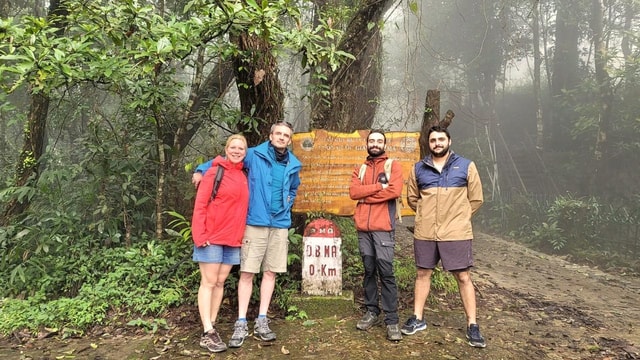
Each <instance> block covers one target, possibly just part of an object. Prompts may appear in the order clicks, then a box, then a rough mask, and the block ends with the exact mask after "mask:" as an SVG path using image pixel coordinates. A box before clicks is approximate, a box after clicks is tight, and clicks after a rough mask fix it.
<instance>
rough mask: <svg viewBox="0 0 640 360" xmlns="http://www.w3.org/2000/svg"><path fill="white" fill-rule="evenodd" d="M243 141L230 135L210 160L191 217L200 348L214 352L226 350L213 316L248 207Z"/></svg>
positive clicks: (236, 257)
mask: <svg viewBox="0 0 640 360" xmlns="http://www.w3.org/2000/svg"><path fill="white" fill-rule="evenodd" d="M246 153H247V140H246V139H245V138H244V136H242V135H238V134H235V135H231V136H230V137H229V138H228V139H227V144H226V146H225V155H226V156H225V157H221V156H218V157H216V158H215V159H214V160H213V164H212V169H211V170H210V171H207V173H206V174H205V176H204V178H203V179H202V181H201V182H200V185H199V186H198V192H197V194H196V202H195V206H194V209H193V219H192V221H191V235H192V236H193V242H194V248H193V261H196V262H198V264H199V266H200V288H199V289H198V311H199V312H200V320H201V321H202V326H203V328H204V333H203V334H202V337H201V338H200V346H202V347H204V348H206V349H208V350H209V351H212V352H221V351H225V350H226V349H227V344H225V343H224V341H222V339H221V338H220V334H219V333H218V331H217V329H216V326H215V324H216V318H217V316H218V310H219V309H220V304H221V303H222V297H223V295H224V282H225V280H226V279H227V276H228V275H229V272H230V271H231V268H232V267H233V265H237V264H240V245H241V244H242V236H243V234H244V228H245V223H246V218H247V209H248V207H249V186H248V183H247V176H246V174H245V172H244V170H243V162H242V161H243V160H244V158H245V155H246ZM218 167H222V168H223V169H224V172H223V176H222V180H221V181H220V185H219V188H218V191H217V193H216V195H215V197H212V191H213V187H214V182H215V177H216V174H217V173H218Z"/></svg>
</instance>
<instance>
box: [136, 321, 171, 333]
mask: <svg viewBox="0 0 640 360" xmlns="http://www.w3.org/2000/svg"><path fill="white" fill-rule="evenodd" d="M127 326H137V327H140V328H143V329H145V330H146V331H148V332H150V333H156V332H157V331H158V329H160V328H162V329H168V328H169V327H168V326H167V320H165V319H151V320H143V319H141V318H137V319H135V320H131V321H129V322H128V323H127Z"/></svg>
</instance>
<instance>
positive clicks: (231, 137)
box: [224, 134, 248, 150]
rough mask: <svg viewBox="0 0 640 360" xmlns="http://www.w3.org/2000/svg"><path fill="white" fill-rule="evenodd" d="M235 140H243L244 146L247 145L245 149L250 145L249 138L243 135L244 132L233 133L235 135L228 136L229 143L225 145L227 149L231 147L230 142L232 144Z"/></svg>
mask: <svg viewBox="0 0 640 360" xmlns="http://www.w3.org/2000/svg"><path fill="white" fill-rule="evenodd" d="M233 140H240V141H242V142H243V143H244V147H245V149H246V148H247V147H248V145H247V138H245V137H244V135H242V134H233V135H231V136H229V137H228V138H227V144H226V145H225V146H224V148H225V150H226V149H228V148H229V144H231V142H232V141H233Z"/></svg>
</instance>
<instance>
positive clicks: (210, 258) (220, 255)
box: [193, 245, 240, 265]
mask: <svg viewBox="0 0 640 360" xmlns="http://www.w3.org/2000/svg"><path fill="white" fill-rule="evenodd" d="M193 261H196V262H203V263H215V264H229V265H238V264H240V248H239V247H231V246H226V245H207V246H200V247H198V246H195V245H194V246H193Z"/></svg>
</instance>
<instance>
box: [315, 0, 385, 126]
mask: <svg viewBox="0 0 640 360" xmlns="http://www.w3.org/2000/svg"><path fill="white" fill-rule="evenodd" d="M391 3H392V2H391V1H389V0H365V1H363V2H362V4H361V5H360V7H359V8H358V11H357V12H356V14H355V15H354V17H353V18H352V19H351V20H350V22H349V25H348V26H347V29H346V30H345V34H344V36H343V37H342V39H341V41H340V44H339V45H338V49H339V50H340V51H344V52H346V53H349V54H352V55H353V56H354V58H353V59H352V60H350V61H347V62H345V63H344V64H343V65H342V66H340V67H339V68H338V69H336V70H335V71H334V70H331V69H330V68H328V67H326V68H325V72H324V74H325V75H326V80H325V81H324V83H325V86H326V91H323V92H320V93H319V94H316V95H315V96H314V98H313V101H312V111H311V126H312V127H314V128H319V129H327V130H340V131H347V132H350V131H353V130H356V129H364V128H369V127H371V125H372V123H373V118H374V115H375V111H376V108H377V100H378V99H377V97H378V96H379V94H380V84H381V73H380V63H379V61H380V58H381V56H380V54H381V44H382V37H381V34H380V24H381V23H382V22H383V19H382V15H383V14H384V13H385V11H386V10H387V9H388V7H389V5H390V4H391Z"/></svg>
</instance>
